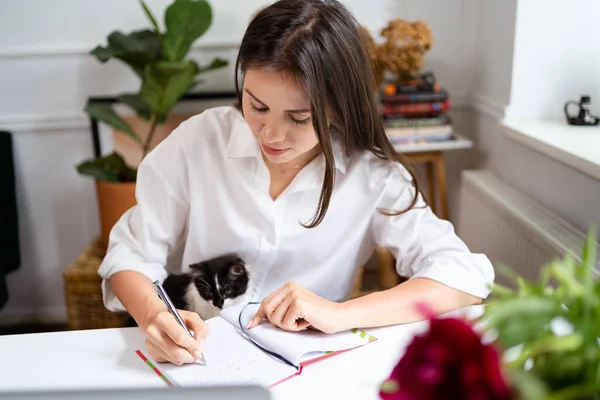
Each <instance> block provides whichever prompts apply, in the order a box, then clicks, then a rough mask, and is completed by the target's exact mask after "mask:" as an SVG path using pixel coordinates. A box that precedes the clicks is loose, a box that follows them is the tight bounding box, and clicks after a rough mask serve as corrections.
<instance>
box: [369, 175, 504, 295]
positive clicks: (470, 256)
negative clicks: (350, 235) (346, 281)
mask: <svg viewBox="0 0 600 400" xmlns="http://www.w3.org/2000/svg"><path fill="white" fill-rule="evenodd" d="M401 168H402V169H401ZM385 175H386V176H385V177H384V179H381V180H380V182H379V183H378V185H382V186H383V187H380V189H382V194H381V198H380V201H379V204H378V209H380V210H389V211H395V212H398V211H403V210H405V209H406V208H407V207H408V206H409V205H410V203H411V201H412V199H413V196H414V193H415V188H414V186H413V185H412V178H411V177H410V174H409V173H408V172H407V171H406V170H405V169H403V167H401V166H399V165H398V167H397V168H386V172H385ZM371 228H372V231H373V236H374V239H375V242H376V245H377V246H381V247H385V248H387V249H389V250H390V251H391V252H392V254H393V255H394V256H395V258H396V260H397V261H396V270H397V272H398V274H400V275H401V276H404V277H407V278H428V279H432V280H435V281H438V282H440V283H443V284H445V285H447V286H449V287H451V288H454V289H457V290H460V291H463V292H466V293H469V294H472V295H474V296H477V297H480V298H486V297H487V296H488V295H489V293H490V290H491V286H492V284H493V281H494V268H493V266H492V263H491V262H490V260H489V259H488V258H487V257H486V256H485V255H483V254H477V253H472V252H471V251H470V250H469V249H468V247H467V246H466V244H465V243H464V242H463V241H462V240H461V239H460V238H459V237H458V236H457V235H456V233H455V230H454V227H453V225H452V224H451V223H450V222H448V221H446V220H443V219H440V218H438V217H437V216H436V215H435V214H434V213H433V212H432V211H431V209H430V208H429V206H427V205H426V204H425V202H424V200H423V198H422V197H421V196H420V195H419V198H418V201H417V204H416V205H415V206H414V207H413V208H411V209H410V210H408V211H406V212H404V213H402V214H400V215H397V216H387V215H385V214H382V213H381V212H380V211H379V210H375V213H374V215H373V218H372V225H371Z"/></svg>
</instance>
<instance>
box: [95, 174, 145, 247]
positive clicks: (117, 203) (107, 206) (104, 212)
mask: <svg viewBox="0 0 600 400" xmlns="http://www.w3.org/2000/svg"><path fill="white" fill-rule="evenodd" d="M96 195H97V196H98V211H99V214H100V234H101V239H102V245H103V246H104V248H106V247H107V246H108V236H109V235H110V230H111V229H112V227H113V226H114V225H115V223H117V221H118V220H119V218H121V216H122V215H123V213H124V212H125V211H127V210H129V209H130V208H131V207H133V206H134V205H135V204H136V200H135V182H104V181H96Z"/></svg>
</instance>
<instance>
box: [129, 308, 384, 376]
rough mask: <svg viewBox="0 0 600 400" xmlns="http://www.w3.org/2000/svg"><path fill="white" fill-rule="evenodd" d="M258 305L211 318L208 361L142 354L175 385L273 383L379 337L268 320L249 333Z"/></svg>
mask: <svg viewBox="0 0 600 400" xmlns="http://www.w3.org/2000/svg"><path fill="white" fill-rule="evenodd" d="M258 307H259V306H258V305H255V304H250V305H247V306H246V305H241V306H236V307H230V308H226V309H225V310H223V311H222V312H221V316H220V317H216V318H212V319H210V320H208V321H206V323H207V324H208V326H209V329H210V331H209V335H208V337H207V338H206V343H205V346H204V356H205V357H206V361H207V365H201V364H185V365H182V366H177V365H173V364H170V363H160V364H159V363H156V362H154V361H152V360H151V359H150V358H149V357H148V355H147V354H146V353H145V352H144V350H141V349H140V350H137V351H136V353H137V354H138V355H139V356H140V358H142V360H143V361H145V362H146V363H147V364H148V365H149V366H150V367H151V368H152V369H154V371H155V372H156V373H157V374H158V375H159V376H160V377H161V378H162V379H163V380H164V381H165V382H166V383H167V384H168V385H171V386H203V385H220V384H224V385H231V384H256V385H261V386H273V385H276V384H278V383H281V382H283V381H285V380H286V379H288V378H291V377H293V376H296V375H299V374H300V373H301V372H302V368H303V367H304V366H305V365H307V364H309V363H311V362H314V361H316V360H319V359H321V358H324V357H329V356H331V355H334V354H337V353H339V352H342V351H347V350H350V349H354V348H357V347H360V346H363V345H365V344H368V343H370V342H372V341H373V340H375V338H374V337H373V336H371V335H369V334H367V333H366V332H364V331H361V330H358V329H352V330H350V331H346V332H340V333H335V334H325V333H322V332H318V331H313V330H305V331H301V332H286V331H283V330H281V329H279V328H277V327H274V326H273V325H271V324H270V323H269V322H268V321H266V320H263V321H262V323H261V324H259V325H258V326H256V327H254V328H252V329H250V330H245V332H246V333H244V332H243V331H242V330H241V329H240V320H241V323H242V326H244V327H245V326H246V325H247V324H248V322H250V320H251V319H252V317H253V316H254V315H255V314H256V311H257V310H258ZM246 334H247V335H249V336H250V338H251V339H252V340H249V339H248V337H246ZM253 341H254V343H253Z"/></svg>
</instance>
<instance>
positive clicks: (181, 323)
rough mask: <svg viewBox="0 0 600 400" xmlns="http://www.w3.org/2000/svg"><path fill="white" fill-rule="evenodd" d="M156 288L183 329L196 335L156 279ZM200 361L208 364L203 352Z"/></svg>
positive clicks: (192, 335) (191, 334)
mask: <svg viewBox="0 0 600 400" xmlns="http://www.w3.org/2000/svg"><path fill="white" fill-rule="evenodd" d="M154 289H156V294H157V295H158V297H159V298H160V299H161V300H162V302H163V303H165V305H166V306H167V310H169V312H170V313H171V314H172V315H173V316H174V317H175V319H176V320H177V322H179V325H181V326H182V327H183V329H185V331H186V332H187V333H189V334H190V336H191V337H194V332H192V331H190V330H189V329H188V328H187V326H186V325H185V321H184V320H183V318H181V315H179V313H178V312H177V309H176V308H175V306H174V305H173V302H172V301H171V299H170V298H169V296H168V295H167V292H165V289H164V288H163V287H162V285H161V284H160V282H159V281H154ZM200 362H201V363H202V364H204V365H206V358H204V354H202V356H201V357H200Z"/></svg>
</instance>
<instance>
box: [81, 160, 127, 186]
mask: <svg viewBox="0 0 600 400" xmlns="http://www.w3.org/2000/svg"><path fill="white" fill-rule="evenodd" d="M77 172H79V173H80V174H82V175H88V176H92V177H94V178H95V179H97V180H100V181H108V182H135V180H136V176H137V172H136V170H134V169H133V168H131V167H129V166H128V165H127V164H126V163H125V160H124V159H123V157H121V156H120V155H119V154H117V153H112V154H109V155H108V156H105V157H100V158H96V159H94V160H89V161H84V162H82V163H80V164H79V165H77Z"/></svg>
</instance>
